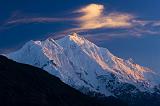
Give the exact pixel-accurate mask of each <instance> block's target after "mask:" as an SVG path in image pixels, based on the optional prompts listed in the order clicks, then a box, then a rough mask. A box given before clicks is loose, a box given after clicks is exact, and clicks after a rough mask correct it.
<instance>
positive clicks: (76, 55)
mask: <svg viewBox="0 0 160 106" xmlns="http://www.w3.org/2000/svg"><path fill="white" fill-rule="evenodd" d="M7 57H8V58H10V59H13V60H15V61H17V62H20V63H25V64H30V65H33V66H36V67H39V68H42V69H44V70H46V71H47V72H49V73H50V74H52V75H55V76H57V77H59V78H60V79H61V80H62V81H63V82H65V83H67V84H69V85H70V86H72V87H74V88H76V89H78V90H80V91H81V92H84V93H88V92H97V93H100V94H103V95H106V96H109V95H114V92H115V90H117V89H118V90H119V89H121V86H122V85H124V84H131V85H133V86H135V87H136V89H134V90H132V91H129V92H136V91H137V89H138V90H140V91H142V92H143V91H147V92H153V88H154V87H155V86H158V85H159V83H160V80H159V77H160V75H158V74H157V73H155V72H154V71H152V70H150V69H148V68H145V67H142V66H140V65H138V64H135V63H133V62H132V61H130V60H123V59H121V58H118V57H116V56H114V55H113V54H112V53H110V52H109V50H108V49H106V48H101V47H98V46H96V45H95V44H93V43H92V42H90V41H88V40H87V39H85V38H84V37H82V36H80V35H77V34H76V33H73V34H72V35H68V36H65V37H64V38H62V39H59V40H53V39H52V38H48V39H46V40H45V41H29V42H28V43H26V44H25V45H24V46H23V47H22V48H21V49H20V50H18V51H16V52H13V53H10V54H7Z"/></svg>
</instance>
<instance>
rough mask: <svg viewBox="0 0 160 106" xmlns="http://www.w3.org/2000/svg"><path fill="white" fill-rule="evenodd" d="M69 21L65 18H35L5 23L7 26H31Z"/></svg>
mask: <svg viewBox="0 0 160 106" xmlns="http://www.w3.org/2000/svg"><path fill="white" fill-rule="evenodd" d="M65 20H69V19H63V18H49V17H34V18H20V19H14V20H10V21H8V22H6V23H5V25H15V24H29V23H52V22H60V21H65Z"/></svg>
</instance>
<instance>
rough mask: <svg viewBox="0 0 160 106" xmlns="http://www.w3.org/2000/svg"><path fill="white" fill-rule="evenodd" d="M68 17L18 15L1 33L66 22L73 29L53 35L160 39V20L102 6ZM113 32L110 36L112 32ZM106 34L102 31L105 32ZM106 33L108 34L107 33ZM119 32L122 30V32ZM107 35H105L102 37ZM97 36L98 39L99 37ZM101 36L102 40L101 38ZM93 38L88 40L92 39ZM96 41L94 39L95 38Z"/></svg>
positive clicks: (11, 19) (7, 22) (6, 24)
mask: <svg viewBox="0 0 160 106" xmlns="http://www.w3.org/2000/svg"><path fill="white" fill-rule="evenodd" d="M69 14H70V15H69V16H68V17H65V18H63V17H43V16H40V17H36V16H35V15H34V16H33V15H31V14H30V15H29V16H26V15H24V14H22V13H19V12H18V13H17V12H16V13H14V14H13V15H12V16H11V17H10V18H9V19H8V20H7V21H6V22H5V23H4V24H3V25H1V26H0V31H1V30H6V29H8V28H11V27H15V26H16V25H21V24H30V23H51V24H52V23H55V22H64V21H65V22H66V21H69V22H68V23H67V25H68V26H69V25H71V26H70V27H68V28H67V29H66V30H64V29H62V31H60V32H56V33H51V35H49V36H52V35H53V34H54V35H55V34H56V35H58V36H56V37H57V38H59V37H62V36H64V35H66V34H68V33H71V32H79V33H87V34H89V35H90V34H91V33H92V32H94V34H93V33H92V35H93V37H94V39H98V40H105V39H111V38H119V37H126V36H135V37H140V36H144V35H159V34H160V31H159V30H160V27H159V26H160V20H145V19H143V18H142V17H138V16H135V15H133V14H131V13H122V12H115V11H114V12H112V11H105V6H104V5H102V4H89V5H86V6H83V7H82V8H79V9H77V10H73V11H71V12H70V13H69ZM110 29H111V30H112V31H111V32H108V30H110ZM101 30H102V31H101ZM104 30H105V31H104ZM117 30H121V31H120V32H119V31H117ZM102 32H103V33H102ZM95 35H96V36H95ZM98 35H99V36H98ZM91 37H92V36H88V38H90V39H91ZM92 39H93V38H92Z"/></svg>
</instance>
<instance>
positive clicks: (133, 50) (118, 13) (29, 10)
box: [0, 0, 160, 71]
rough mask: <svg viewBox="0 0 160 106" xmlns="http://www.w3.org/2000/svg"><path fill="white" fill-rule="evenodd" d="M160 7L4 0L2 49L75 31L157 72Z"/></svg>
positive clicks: (146, 2)
mask: <svg viewBox="0 0 160 106" xmlns="http://www.w3.org/2000/svg"><path fill="white" fill-rule="evenodd" d="M159 5H160V0H116V1H115V0H14V1H10V0H0V53H5V52H9V51H13V50H15V49H17V48H20V47H21V46H22V45H23V44H24V43H25V42H27V41H29V40H31V39H34V40H39V39H45V38H47V37H49V36H53V37H55V38H56V37H59V36H64V35H67V34H69V33H71V32H74V31H75V32H78V33H80V34H82V35H85V36H86V38H88V39H89V40H91V41H93V42H95V43H96V44H97V45H99V46H102V47H107V48H108V49H109V50H110V51H111V52H112V53H113V54H115V55H117V56H119V57H122V58H125V59H128V58H133V60H134V61H135V62H136V63H139V64H141V65H143V66H147V67H150V68H152V69H154V70H157V71H158V70H159V69H160V64H159V63H160V12H159V10H160V6H159Z"/></svg>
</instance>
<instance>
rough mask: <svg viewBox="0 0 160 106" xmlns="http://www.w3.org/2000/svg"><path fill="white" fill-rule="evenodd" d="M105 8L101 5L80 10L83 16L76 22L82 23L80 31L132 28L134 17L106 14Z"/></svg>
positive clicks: (116, 13) (121, 14) (88, 6)
mask: <svg viewBox="0 0 160 106" xmlns="http://www.w3.org/2000/svg"><path fill="white" fill-rule="evenodd" d="M104 9H105V8H104V6H103V5H100V4H90V5H87V6H85V7H83V8H81V9H79V10H77V11H76V12H77V13H81V14H82V16H80V17H79V18H77V19H76V20H77V21H79V23H80V28H79V29H82V30H83V29H97V28H118V27H131V26H132V23H131V22H130V21H131V20H132V19H133V17H134V16H132V15H130V14H124V13H118V12H114V13H109V14H107V15H105V14H104Z"/></svg>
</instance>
